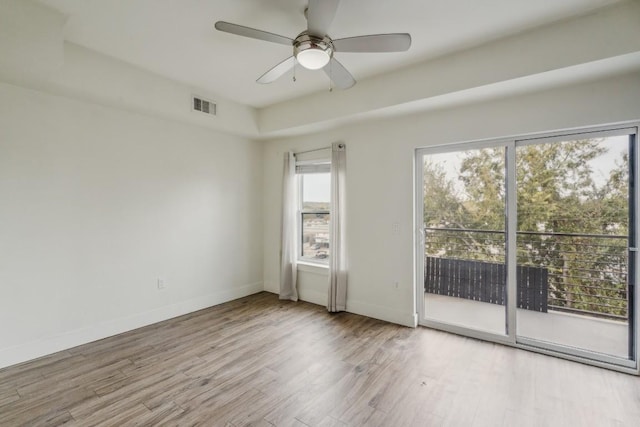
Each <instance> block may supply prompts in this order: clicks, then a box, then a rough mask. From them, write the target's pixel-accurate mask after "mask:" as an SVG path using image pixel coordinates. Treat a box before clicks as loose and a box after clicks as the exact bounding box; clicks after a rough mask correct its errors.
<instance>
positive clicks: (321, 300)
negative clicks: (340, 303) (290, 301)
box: [298, 289, 329, 306]
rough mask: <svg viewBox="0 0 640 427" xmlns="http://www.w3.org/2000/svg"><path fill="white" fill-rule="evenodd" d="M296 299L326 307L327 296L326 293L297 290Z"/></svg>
mask: <svg viewBox="0 0 640 427" xmlns="http://www.w3.org/2000/svg"><path fill="white" fill-rule="evenodd" d="M298 298H300V300H302V301H306V302H310V303H311V304H317V305H322V306H326V305H327V298H329V295H328V294H327V293H326V292H318V291H314V290H312V289H298Z"/></svg>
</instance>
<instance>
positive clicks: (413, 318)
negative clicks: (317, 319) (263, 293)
mask: <svg viewBox="0 0 640 427" xmlns="http://www.w3.org/2000/svg"><path fill="white" fill-rule="evenodd" d="M267 292H271V293H274V294H276V295H277V292H272V291H268V290H267ZM298 298H299V299H300V301H305V302H310V303H312V304H317V305H322V306H326V305H327V294H325V293H321V292H317V291H312V290H302V291H301V290H298ZM347 312H348V313H353V314H359V315H361V316H367V317H371V318H373V319H378V320H384V321H385V322H390V323H395V324H398V325H402V326H408V327H410V328H415V327H416V326H418V313H415V312H413V313H405V312H402V311H398V310H391V309H389V308H386V307H382V306H379V305H374V304H368V303H364V302H357V301H355V302H354V301H351V300H348V301H347Z"/></svg>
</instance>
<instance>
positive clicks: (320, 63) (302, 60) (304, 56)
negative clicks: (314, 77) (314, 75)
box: [296, 48, 331, 70]
mask: <svg viewBox="0 0 640 427" xmlns="http://www.w3.org/2000/svg"><path fill="white" fill-rule="evenodd" d="M296 59H297V60H298V63H299V64H300V65H302V66H303V67H304V68H307V69H309V70H319V69H320V68H322V67H324V66H325V65H327V64H328V63H329V60H330V59H331V58H330V57H329V54H328V53H327V52H326V51H324V50H321V49H313V48H312V49H307V50H303V51H302V52H299V53H298V56H296Z"/></svg>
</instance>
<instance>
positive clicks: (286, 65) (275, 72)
mask: <svg viewBox="0 0 640 427" xmlns="http://www.w3.org/2000/svg"><path fill="white" fill-rule="evenodd" d="M295 63H296V59H295V58H294V57H293V56H290V57H289V58H287V59H285V60H284V61H282V62H281V63H279V64H278V65H276V66H275V67H273V68H272V69H270V70H269V71H267V72H266V73H264V74H263V75H261V76H260V78H259V79H258V80H256V82H258V83H261V84H266V83H271V82H274V81H276V80H278V79H279V78H280V77H282V75H283V74H284V73H286V72H287V71H289V70H290V69H292V68H293V66H294V65H295Z"/></svg>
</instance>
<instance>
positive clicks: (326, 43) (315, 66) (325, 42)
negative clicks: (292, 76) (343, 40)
mask: <svg viewBox="0 0 640 427" xmlns="http://www.w3.org/2000/svg"><path fill="white" fill-rule="evenodd" d="M293 54H294V56H295V57H296V60H297V61H298V63H299V64H300V65H302V66H303V67H304V68H307V69H309V70H319V69H320V68H323V67H324V66H325V65H327V64H328V63H329V61H330V60H331V57H332V56H333V45H332V43H331V39H329V38H328V37H324V38H318V37H313V36H310V35H308V34H305V33H303V34H301V35H299V36H298V37H297V38H296V40H295V43H294V45H293Z"/></svg>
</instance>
